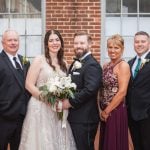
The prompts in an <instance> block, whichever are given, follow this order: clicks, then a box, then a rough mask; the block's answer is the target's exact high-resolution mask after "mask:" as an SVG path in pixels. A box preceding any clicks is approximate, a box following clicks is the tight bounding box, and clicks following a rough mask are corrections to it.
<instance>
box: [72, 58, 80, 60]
mask: <svg viewBox="0 0 150 150" xmlns="http://www.w3.org/2000/svg"><path fill="white" fill-rule="evenodd" d="M73 60H74V61H81V60H80V59H79V58H73Z"/></svg>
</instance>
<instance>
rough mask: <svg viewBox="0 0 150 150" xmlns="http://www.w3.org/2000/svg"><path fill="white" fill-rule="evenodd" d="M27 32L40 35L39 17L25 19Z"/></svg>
mask: <svg viewBox="0 0 150 150" xmlns="http://www.w3.org/2000/svg"><path fill="white" fill-rule="evenodd" d="M27 34H28V35H31V34H32V35H41V34H42V27H41V18H32V19H27Z"/></svg>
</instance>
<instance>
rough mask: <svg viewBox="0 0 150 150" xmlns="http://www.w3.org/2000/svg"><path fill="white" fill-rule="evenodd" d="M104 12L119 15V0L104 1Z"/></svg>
mask: <svg viewBox="0 0 150 150" xmlns="http://www.w3.org/2000/svg"><path fill="white" fill-rule="evenodd" d="M106 12H107V13H120V12H121V0H106Z"/></svg>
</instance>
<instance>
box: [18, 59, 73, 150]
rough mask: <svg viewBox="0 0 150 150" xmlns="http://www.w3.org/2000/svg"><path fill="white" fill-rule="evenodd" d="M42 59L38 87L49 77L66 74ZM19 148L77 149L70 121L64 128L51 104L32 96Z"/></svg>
mask: <svg viewBox="0 0 150 150" xmlns="http://www.w3.org/2000/svg"><path fill="white" fill-rule="evenodd" d="M40 57H41V56H40ZM41 60H42V68H41V71H40V74H39V76H38V81H37V87H39V86H41V85H43V83H45V82H46V81H47V79H48V78H49V77H54V76H56V75H58V74H59V75H60V76H64V75H65V74H64V73H63V72H62V71H61V70H60V69H57V71H53V69H52V68H51V67H50V66H49V65H48V64H47V63H46V60H45V58H44V56H42V57H41ZM37 67H38V66H37ZM19 150H76V146H75V142H74V138H73V135H72V131H71V128H70V125H69V124H68V122H67V125H66V128H62V121H61V120H58V117H57V114H56V112H54V111H53V110H52V108H51V106H50V105H48V104H46V103H44V102H41V101H39V100H38V99H35V98H34V97H31V99H30V101H29V103H28V110H27V114H26V117H25V120H24V124H23V129H22V135H21V142H20V146H19Z"/></svg>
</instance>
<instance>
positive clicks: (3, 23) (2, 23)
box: [0, 18, 8, 35]
mask: <svg viewBox="0 0 150 150" xmlns="http://www.w3.org/2000/svg"><path fill="white" fill-rule="evenodd" d="M6 29H8V19H7V18H0V35H2V34H3V32H4V31H5V30H6Z"/></svg>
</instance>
